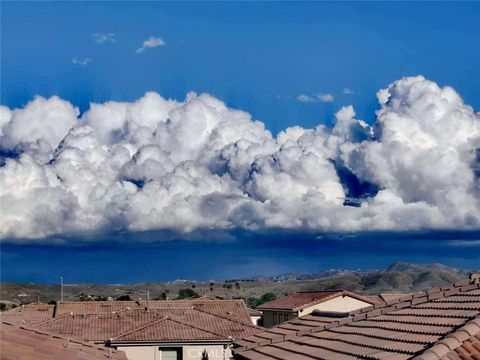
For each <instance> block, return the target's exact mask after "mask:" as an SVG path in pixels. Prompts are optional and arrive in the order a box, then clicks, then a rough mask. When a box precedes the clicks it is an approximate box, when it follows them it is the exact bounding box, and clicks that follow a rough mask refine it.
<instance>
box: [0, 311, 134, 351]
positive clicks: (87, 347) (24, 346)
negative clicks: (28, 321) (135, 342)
mask: <svg viewBox="0 0 480 360" xmlns="http://www.w3.org/2000/svg"><path fill="white" fill-rule="evenodd" d="M0 335H1V336H0V348H1V355H2V356H1V358H2V359H8V360H15V359H35V360H106V359H111V360H112V359H113V360H127V356H126V355H125V353H124V352H123V351H117V350H115V349H112V348H106V347H103V346H97V345H94V344H91V343H85V342H81V341H78V340H72V339H70V338H67V337H61V336H58V335H52V334H48V333H45V332H42V331H38V330H34V329H29V328H26V327H18V326H16V325H14V324H11V323H8V322H5V321H2V324H1V327H0Z"/></svg>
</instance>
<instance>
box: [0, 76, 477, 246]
mask: <svg viewBox="0 0 480 360" xmlns="http://www.w3.org/2000/svg"><path fill="white" fill-rule="evenodd" d="M378 98H379V103H380V109H379V110H378V112H377V121H376V123H375V124H373V125H372V126H370V125H368V124H367V123H365V122H364V121H362V120H358V119H356V118H355V112H354V110H353V108H352V107H345V108H342V109H341V110H340V111H339V112H338V113H337V115H336V124H335V126H334V127H333V128H327V127H325V126H323V125H321V126H318V127H317V128H315V129H303V128H300V127H293V128H288V129H286V130H285V131H282V132H281V133H279V134H278V136H276V137H273V136H272V134H271V133H270V132H269V131H268V130H266V129H265V127H264V124H263V123H261V122H259V121H253V120H252V119H251V116H250V115H249V114H248V113H245V112H243V111H239V110H234V109H229V108H227V107H226V106H225V104H224V103H223V102H221V101H220V100H218V99H216V98H214V97H211V96H209V95H206V94H202V95H197V94H194V93H190V94H188V95H187V98H186V99H185V101H183V102H176V101H172V100H166V99H164V98H162V97H161V96H160V95H158V94H156V93H147V94H145V96H144V97H142V98H141V99H139V100H138V101H136V102H133V103H119V102H107V103H104V104H92V105H91V107H90V109H89V111H87V112H86V113H85V114H83V115H82V116H81V117H79V113H78V110H77V109H76V108H75V107H74V106H72V105H71V104H70V103H68V102H66V101H63V100H61V99H59V98H57V97H52V98H50V99H44V98H41V97H37V98H36V99H34V100H33V101H32V102H30V103H28V104H27V105H26V106H25V107H24V108H23V109H13V110H11V109H8V108H7V107H0V145H1V147H2V151H3V154H4V155H5V156H4V160H3V163H4V165H3V166H2V167H0V184H1V187H0V207H1V217H0V221H1V226H0V231H1V235H2V237H3V238H6V239H11V240H14V239H19V240H21V239H42V238H48V237H49V236H53V235H58V234H77V233H83V232H91V231H110V230H112V229H122V230H129V231H143V230H157V229H160V230H167V231H169V232H173V233H176V234H184V235H187V234H188V233H191V232H194V231H196V230H216V229H236V228H242V229H249V230H254V231H257V230H265V229H275V228H287V229H295V230H298V231H305V230H318V231H361V230H385V229H386V230H405V229H428V228H461V229H470V228H475V229H478V228H480V184H479V173H478V171H479V163H480V161H479V160H480V159H479V158H480V150H479V149H480V116H479V114H478V113H476V112H474V110H473V109H472V108H471V107H470V106H468V105H465V104H464V103H463V101H462V99H461V98H460V96H459V95H458V94H457V93H456V92H455V91H454V90H453V89H451V88H449V87H445V88H440V87H439V86H438V85H437V84H435V83H433V82H431V81H428V80H425V79H424V78H423V77H421V76H419V77H411V78H404V79H401V80H398V81H397V82H395V83H393V84H392V85H390V86H389V87H388V88H387V89H384V90H381V91H380V92H379V93H378ZM348 205H354V206H348Z"/></svg>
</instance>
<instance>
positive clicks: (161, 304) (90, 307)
mask: <svg viewBox="0 0 480 360" xmlns="http://www.w3.org/2000/svg"><path fill="white" fill-rule="evenodd" d="M147 306H148V308H149V309H151V310H152V309H180V308H183V309H190V308H196V309H200V310H204V311H207V312H210V313H212V314H217V315H223V316H226V317H228V318H231V319H232V320H237V321H241V322H245V323H247V324H251V319H250V315H249V312H248V308H247V306H246V305H245V302H244V301H243V300H218V299H213V298H208V297H201V298H198V299H190V300H165V301H149V302H148V304H147V302H146V301H141V302H139V301H71V302H59V303H58V304H57V306H56V310H55V316H60V315H64V314H72V313H73V314H100V313H111V312H113V311H116V312H118V311H120V310H123V309H126V308H129V309H132V310H133V309H145V307H147Z"/></svg>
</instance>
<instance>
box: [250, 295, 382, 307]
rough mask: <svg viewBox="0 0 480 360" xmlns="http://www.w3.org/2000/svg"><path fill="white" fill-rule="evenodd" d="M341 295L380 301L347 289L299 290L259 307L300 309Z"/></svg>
mask: <svg viewBox="0 0 480 360" xmlns="http://www.w3.org/2000/svg"><path fill="white" fill-rule="evenodd" d="M339 296H350V297H353V298H355V299H358V300H361V301H364V302H366V303H369V304H372V305H373V304H377V303H379V300H378V298H377V299H373V298H371V297H363V296H361V295H358V294H355V293H352V292H350V291H346V290H334V291H314V292H297V293H293V294H290V295H288V296H286V297H282V298H279V299H276V300H273V301H270V302H268V303H265V304H263V305H260V306H259V307H257V309H258V310H267V309H268V310H270V309H272V310H290V311H298V310H301V309H304V308H306V307H308V306H312V305H316V304H320V303H322V302H325V301H328V300H331V299H334V298H336V297H339Z"/></svg>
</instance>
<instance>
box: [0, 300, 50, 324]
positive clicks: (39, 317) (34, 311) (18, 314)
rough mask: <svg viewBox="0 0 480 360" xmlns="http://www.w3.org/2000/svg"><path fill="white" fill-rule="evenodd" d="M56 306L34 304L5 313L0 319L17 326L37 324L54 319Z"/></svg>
mask: <svg viewBox="0 0 480 360" xmlns="http://www.w3.org/2000/svg"><path fill="white" fill-rule="evenodd" d="M53 310H54V305H48V304H37V303H32V304H28V305H22V306H19V307H17V308H15V309H11V310H8V311H4V312H2V313H1V315H0V318H1V319H2V321H6V322H9V323H12V324H17V325H30V324H37V323H39V322H41V321H45V320H48V319H50V318H52V317H53Z"/></svg>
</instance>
